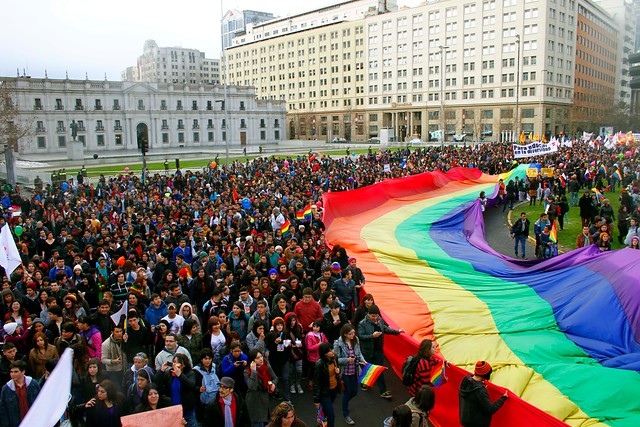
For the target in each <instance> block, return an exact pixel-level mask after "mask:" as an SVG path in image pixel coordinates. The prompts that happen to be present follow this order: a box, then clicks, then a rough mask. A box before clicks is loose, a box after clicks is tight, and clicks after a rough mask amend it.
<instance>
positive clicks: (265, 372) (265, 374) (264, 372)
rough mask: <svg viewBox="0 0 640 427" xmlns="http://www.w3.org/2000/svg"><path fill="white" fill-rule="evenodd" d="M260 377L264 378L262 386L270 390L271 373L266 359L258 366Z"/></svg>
mask: <svg viewBox="0 0 640 427" xmlns="http://www.w3.org/2000/svg"><path fill="white" fill-rule="evenodd" d="M257 369H258V378H259V379H260V380H262V387H263V388H264V389H265V390H269V381H271V374H269V366H267V362H266V361H265V362H264V363H263V364H262V366H258V367H257Z"/></svg>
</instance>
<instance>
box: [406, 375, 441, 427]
mask: <svg viewBox="0 0 640 427" xmlns="http://www.w3.org/2000/svg"><path fill="white" fill-rule="evenodd" d="M435 404H436V393H435V390H434V388H433V386H432V385H430V384H423V385H422V386H420V388H419V389H418V391H417V392H416V395H415V397H412V398H411V399H409V401H408V402H407V403H406V405H407V406H408V407H409V409H411V419H412V422H411V426H412V427H433V424H432V423H431V422H430V421H429V412H431V410H432V409H433V407H434V406H435Z"/></svg>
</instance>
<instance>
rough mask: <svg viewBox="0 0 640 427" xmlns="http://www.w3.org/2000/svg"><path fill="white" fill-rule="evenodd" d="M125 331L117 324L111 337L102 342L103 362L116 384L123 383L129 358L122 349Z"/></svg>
mask: <svg viewBox="0 0 640 427" xmlns="http://www.w3.org/2000/svg"><path fill="white" fill-rule="evenodd" d="M123 333H124V331H123V329H122V326H121V325H116V326H114V327H113V331H112V332H111V335H109V338H107V339H106V340H104V341H103V342H102V359H101V362H102V363H103V364H104V366H106V370H107V377H108V378H109V379H110V380H111V381H113V382H114V383H116V384H122V379H123V376H124V369H125V366H126V365H127V358H126V357H125V355H124V352H123V351H122V334H123Z"/></svg>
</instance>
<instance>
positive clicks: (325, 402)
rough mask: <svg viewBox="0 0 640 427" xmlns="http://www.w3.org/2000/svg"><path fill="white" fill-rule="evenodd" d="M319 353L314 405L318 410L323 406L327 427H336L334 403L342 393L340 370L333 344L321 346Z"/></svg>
mask: <svg viewBox="0 0 640 427" xmlns="http://www.w3.org/2000/svg"><path fill="white" fill-rule="evenodd" d="M318 353H319V355H320V359H318V361H317V362H316V364H315V367H314V371H313V403H314V405H316V408H318V409H319V408H320V406H322V411H323V413H324V416H325V417H326V420H327V427H334V426H335V422H336V414H335V411H334V410H333V401H334V400H336V396H337V395H338V392H339V391H340V381H341V379H340V368H339V367H338V362H337V360H336V358H335V352H334V350H333V348H332V347H331V344H329V343H328V342H323V343H322V344H320V346H319V347H318Z"/></svg>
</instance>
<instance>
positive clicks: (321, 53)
mask: <svg viewBox="0 0 640 427" xmlns="http://www.w3.org/2000/svg"><path fill="white" fill-rule="evenodd" d="M629 11H633V8H632V7H631V4H630V2H629V1H625V0H602V1H595V0H482V1H481V0H476V1H472V0H440V1H435V0H434V1H425V2H423V3H422V4H421V5H419V6H417V7H412V8H409V7H400V8H399V7H398V6H397V5H396V3H395V2H394V1H389V2H387V1H377V0H352V1H346V2H341V3H337V4H335V5H332V6H328V7H324V8H320V9H315V10H310V11H307V12H304V13H300V14H298V15H294V16H289V17H287V18H277V19H273V20H270V21H266V22H261V23H257V24H255V25H249V26H247V28H246V29H245V31H244V33H243V34H241V35H239V36H237V37H235V38H234V39H233V40H232V42H231V45H230V46H229V47H228V48H227V49H226V50H225V57H226V62H227V65H228V66H227V70H226V73H227V78H228V81H229V83H230V84H237V85H243V86H254V87H255V88H256V90H257V96H258V98H259V99H273V100H276V99H279V100H282V101H285V102H286V108H287V118H286V130H287V136H288V137H289V138H291V139H319V140H331V139H333V138H336V137H339V138H344V139H346V140H353V141H366V140H368V139H369V138H373V137H378V136H379V135H380V134H381V132H382V131H383V130H385V132H387V133H391V135H394V136H395V138H396V139H397V140H398V141H409V140H411V139H413V138H420V139H422V140H427V139H428V138H429V133H430V132H435V131H437V130H440V129H443V130H444V133H445V134H446V139H447V140H450V139H452V138H453V137H454V136H455V135H463V134H465V135H467V137H468V139H469V140H474V141H475V140H478V139H481V138H482V139H485V140H492V141H507V142H512V141H516V140H518V138H519V135H520V134H521V133H522V132H525V133H526V134H527V135H537V136H538V137H539V138H540V139H542V137H543V136H544V137H546V138H547V139H548V138H550V137H551V135H560V134H563V133H574V132H577V131H579V130H581V129H584V130H592V129H589V128H588V126H591V125H592V124H593V120H592V118H593V117H594V116H597V117H599V118H600V119H601V120H602V117H604V116H605V115H606V114H613V106H614V105H618V104H619V103H625V104H629V102H630V101H631V90H630V87H629V80H630V78H629V77H628V70H629V65H628V59H627V58H628V55H629V54H631V53H632V52H633V51H634V49H635V46H634V41H635V31H636V29H635V21H634V20H632V19H628V20H625V18H624V16H625V13H631V12H629ZM628 16H631V15H628Z"/></svg>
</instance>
